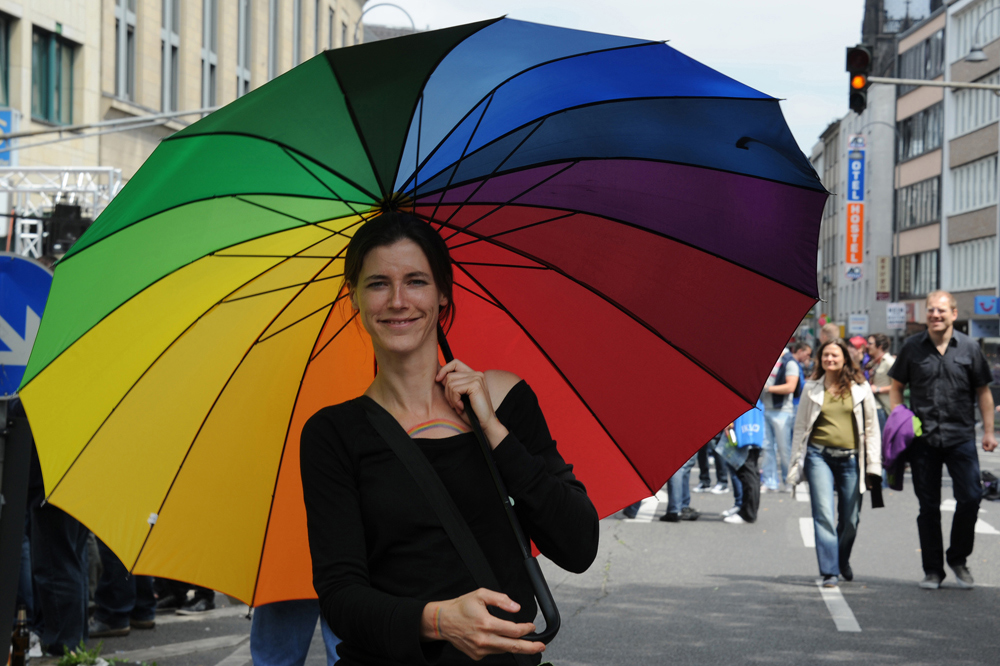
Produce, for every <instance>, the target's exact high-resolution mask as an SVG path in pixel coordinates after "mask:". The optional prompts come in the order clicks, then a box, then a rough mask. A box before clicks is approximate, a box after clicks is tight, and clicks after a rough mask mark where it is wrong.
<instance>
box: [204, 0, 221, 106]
mask: <svg viewBox="0 0 1000 666" xmlns="http://www.w3.org/2000/svg"><path fill="white" fill-rule="evenodd" d="M201 7H202V24H201V25H202V31H201V106H202V108H204V107H208V106H215V77H216V69H218V66H219V0H202V4H201Z"/></svg>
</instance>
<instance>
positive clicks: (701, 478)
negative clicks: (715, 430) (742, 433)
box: [692, 432, 729, 495]
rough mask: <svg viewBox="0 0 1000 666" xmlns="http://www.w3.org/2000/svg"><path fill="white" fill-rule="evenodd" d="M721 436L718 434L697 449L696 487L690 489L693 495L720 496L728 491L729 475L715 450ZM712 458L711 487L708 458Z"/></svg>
mask: <svg viewBox="0 0 1000 666" xmlns="http://www.w3.org/2000/svg"><path fill="white" fill-rule="evenodd" d="M722 436H723V434H722V433H721V432H720V433H719V434H718V435H716V436H715V437H713V438H712V439H711V440H710V441H709V442H708V443H707V444H705V446H703V447H701V448H700V449H698V485H697V486H695V487H694V488H693V489H692V492H695V493H712V494H713V495H722V494H723V493H726V492H728V490H729V474H728V471H727V470H726V463H725V462H724V461H723V460H722V456H720V455H719V454H718V453H717V452H716V450H715V448H716V446H717V445H718V443H719V438H721V437H722ZM709 456H711V457H712V461H713V462H714V463H715V485H714V486H713V485H712V474H711V470H710V469H709V464H708V458H709Z"/></svg>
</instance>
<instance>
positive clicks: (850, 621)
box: [39, 453, 1000, 666]
mask: <svg viewBox="0 0 1000 666" xmlns="http://www.w3.org/2000/svg"><path fill="white" fill-rule="evenodd" d="M980 459H981V462H982V465H983V468H984V469H990V470H991V471H993V472H994V473H995V474H997V475H998V476H1000V454H982V453H981V454H980ZM945 485H946V488H945V490H944V491H943V497H945V498H949V497H950V481H949V480H948V479H947V475H946V476H945ZM802 499H804V498H802ZM885 502H886V507H885V508H883V509H874V510H873V509H872V508H871V504H870V500H869V499H868V498H867V497H866V498H865V506H864V508H863V510H862V513H861V524H860V527H859V533H858V538H857V542H856V545H855V549H854V554H853V556H852V560H851V563H852V566H853V569H854V573H855V580H854V582H853V583H842V584H841V586H840V588H838V590H837V591H835V592H832V593H830V592H826V593H824V591H823V590H821V588H820V587H819V586H818V585H817V580H818V569H817V564H816V551H815V549H814V548H812V547H810V546H809V543H808V542H809V538H808V537H809V534H810V532H811V520H810V518H809V517H810V507H809V503H808V501H801V499H800V500H796V499H793V498H792V497H791V496H790V495H788V494H779V493H769V494H764V495H762V496H761V511H760V517H759V520H758V522H757V523H756V524H753V525H730V524H727V523H723V522H722V521H721V517H720V516H719V515H718V513H719V512H720V511H722V510H723V509H725V508H728V507H729V506H730V505H731V503H732V497H731V495H711V494H700V495H694V499H693V501H692V505H693V506H694V507H695V508H697V509H698V510H700V511H702V512H703V516H702V517H701V518H700V519H699V520H698V521H696V522H682V523H663V522H660V521H658V520H657V519H656V518H658V516H659V515H661V514H662V513H663V512H664V511H665V509H666V506H665V502H658V501H655V500H647V503H646V504H645V505H644V507H643V509H644V511H643V512H642V513H641V514H640V517H639V519H637V520H625V519H624V518H623V517H622V516H621V515H620V514H618V515H615V516H611V517H609V518H606V519H605V520H604V521H602V524H601V530H602V532H601V548H600V553H599V555H598V558H597V561H596V562H595V563H594V565H593V566H592V567H591V568H590V570H589V571H587V572H586V573H584V574H582V575H573V574H568V573H566V572H564V571H562V570H560V569H558V568H556V567H554V566H553V565H552V564H551V563H549V562H547V561H544V559H543V562H542V564H543V568H544V569H545V571H546V576H547V578H548V580H549V584H550V586H551V587H552V589H553V593H554V594H555V596H556V599H557V602H558V604H559V608H560V612H561V614H562V623H563V624H562V629H561V631H560V633H559V636H558V637H557V638H556V639H555V641H554V642H553V644H552V645H550V646H549V649H548V650H547V651H546V659H547V660H550V661H552V662H553V663H554V664H557V665H560V666H584V665H586V666H590V665H593V666H598V665H600V666H613V665H622V666H625V665H629V666H631V665H635V664H789V665H797V664H806V663H849V664H852V665H857V664H865V665H869V664H907V665H910V664H913V665H918V664H928V665H930V664H934V665H941V664H956V665H957V664H962V665H968V664H998V663H1000V617H998V616H1000V566H998V565H1000V502H987V501H984V502H983V508H982V513H981V514H980V524H979V528H978V529H979V533H977V535H976V547H975V552H974V554H973V557H972V559H971V560H970V562H969V565H970V569H971V570H972V573H973V575H974V576H975V578H976V589H975V590H971V591H968V590H961V589H958V588H957V587H955V586H954V583H953V580H954V579H953V577H949V578H948V579H946V581H945V585H944V587H942V589H940V590H937V591H928V590H921V589H919V588H918V587H917V582H918V581H919V580H920V579H921V578H922V576H923V573H922V571H921V567H920V552H919V543H918V541H917V531H916V515H917V502H916V499H915V498H914V496H913V491H912V488H911V487H910V484H909V479H907V486H906V489H905V490H903V491H902V492H893V491H887V492H886V495H885ZM947 508H948V502H947V501H945V503H944V509H945V513H944V519H945V534H946V536H947V530H948V526H949V524H950V514H949V513H948V512H947ZM803 525H804V526H805V528H806V529H803ZM946 543H947V540H946ZM216 603H217V604H218V606H219V608H217V609H216V610H214V611H210V612H208V613H205V614H204V615H202V616H197V617H194V618H182V617H179V616H175V615H162V616H160V617H159V618H158V621H157V627H156V628H155V629H153V630H151V631H135V630H134V631H133V632H132V634H131V635H130V636H127V637H124V638H110V639H105V642H104V654H105V655H106V656H114V657H119V658H124V659H128V660H130V661H146V662H152V661H155V662H157V664H158V666H246V665H247V664H248V663H249V662H250V653H249V631H250V622H249V620H248V619H247V618H246V615H247V608H246V606H242V605H231V604H229V602H228V600H227V599H226V598H225V597H224V596H223V595H221V594H218V595H217V599H216ZM94 643H96V641H91V644H94ZM39 661H40V660H39ZM306 663H307V665H308V666H323V665H324V664H325V655H324V652H323V644H322V639H321V638H320V636H319V632H318V631H317V633H316V635H315V637H314V639H313V644H312V649H311V651H310V655H309V658H308V659H307V662H306ZM39 666H44V662H42V663H41V664H39Z"/></svg>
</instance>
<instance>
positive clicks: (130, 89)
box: [115, 0, 136, 100]
mask: <svg viewBox="0 0 1000 666" xmlns="http://www.w3.org/2000/svg"><path fill="white" fill-rule="evenodd" d="M135 5H136V0H115V97H119V98H121V99H127V100H135Z"/></svg>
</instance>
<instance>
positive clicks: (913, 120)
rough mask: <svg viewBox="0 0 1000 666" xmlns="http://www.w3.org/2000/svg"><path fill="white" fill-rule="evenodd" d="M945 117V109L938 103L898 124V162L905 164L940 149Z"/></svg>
mask: <svg viewBox="0 0 1000 666" xmlns="http://www.w3.org/2000/svg"><path fill="white" fill-rule="evenodd" d="M943 116H944V113H943V107H942V105H941V102H938V103H937V104H935V105H934V106H929V107H927V108H926V109H924V110H923V111H919V112H917V113H915V114H913V115H912V116H910V117H909V118H906V119H905V120H900V121H899V122H898V123H896V128H897V129H898V130H899V137H900V140H899V141H898V145H899V150H898V153H897V160H896V161H897V162H903V161H906V160H909V159H912V158H914V157H917V156H919V155H923V154H924V153H927V152H930V151H932V150H936V149H938V148H940V147H941V139H942V134H943V132H942V129H943V128H942V118H943Z"/></svg>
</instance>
